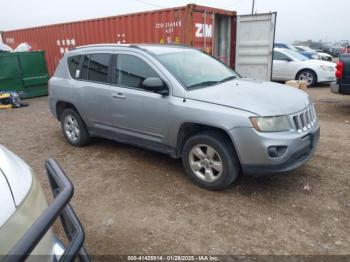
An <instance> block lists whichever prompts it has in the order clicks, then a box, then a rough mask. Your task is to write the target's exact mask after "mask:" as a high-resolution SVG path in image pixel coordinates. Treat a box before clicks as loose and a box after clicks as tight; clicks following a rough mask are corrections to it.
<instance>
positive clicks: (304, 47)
mask: <svg viewBox="0 0 350 262" xmlns="http://www.w3.org/2000/svg"><path fill="white" fill-rule="evenodd" d="M301 48H302V49H304V51H306V52H312V53H315V52H316V51H315V50H313V49H311V48H310V47H308V46H303V47H301Z"/></svg>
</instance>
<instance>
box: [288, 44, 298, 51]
mask: <svg viewBox="0 0 350 262" xmlns="http://www.w3.org/2000/svg"><path fill="white" fill-rule="evenodd" d="M286 46H287V47H288V49H289V50H293V51H295V52H298V49H296V48H295V47H294V46H292V45H288V44H287V45H286Z"/></svg>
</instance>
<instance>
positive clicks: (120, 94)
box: [112, 93, 126, 99]
mask: <svg viewBox="0 0 350 262" xmlns="http://www.w3.org/2000/svg"><path fill="white" fill-rule="evenodd" d="M112 96H113V97H114V98H119V99H125V98H126V96H125V95H123V94H122V93H117V94H112Z"/></svg>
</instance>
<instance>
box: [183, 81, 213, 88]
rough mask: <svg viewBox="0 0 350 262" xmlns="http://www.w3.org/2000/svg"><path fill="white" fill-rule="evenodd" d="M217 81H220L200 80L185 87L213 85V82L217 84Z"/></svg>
mask: <svg viewBox="0 0 350 262" xmlns="http://www.w3.org/2000/svg"><path fill="white" fill-rule="evenodd" d="M218 83H220V81H204V82H200V83H197V84H193V85H190V86H188V87H187V88H191V87H196V86H211V85H215V84H218Z"/></svg>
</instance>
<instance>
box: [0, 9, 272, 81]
mask: <svg viewBox="0 0 350 262" xmlns="http://www.w3.org/2000/svg"><path fill="white" fill-rule="evenodd" d="M275 18H276V15H275V13H272V14H264V15H251V16H245V19H244V20H242V22H240V21H241V20H240V19H239V17H238V16H237V14H236V12H234V11H227V10H222V9H216V8H210V7H204V6H199V5H194V4H190V5H187V6H182V7H176V8H169V9H162V10H155V11H148V12H141V13H134V14H126V15H119V16H113V17H106V18H99V19H91V20H85V21H79V22H70V23H64V24H56V25H49V26H41V27H35V28H28V29H21V30H14V31H8V32H3V33H2V39H3V41H4V43H6V44H8V45H10V46H11V47H13V48H15V47H16V46H17V45H18V44H20V43H22V42H27V43H29V44H30V45H31V46H32V48H33V50H44V51H45V52H46V59H47V64H48V69H49V73H50V75H52V74H53V72H54V70H55V68H56V66H57V64H58V61H59V59H60V58H61V57H62V55H63V54H64V53H65V52H67V51H68V50H70V49H72V48H74V47H76V46H81V45H88V44H98V43H120V44H127V43H158V44H183V45H189V46H193V47H195V48H199V49H202V50H204V51H205V52H207V53H209V54H211V55H213V56H215V57H217V58H218V59H220V60H221V61H223V62H224V63H226V64H227V65H229V66H230V67H232V68H236V69H237V70H238V72H239V73H241V74H243V75H246V76H251V77H255V78H259V79H263V78H265V79H270V76H271V68H272V49H273V39H274V26H275ZM247 21H248V22H247ZM238 24H243V27H244V28H250V29H252V30H253V31H254V26H256V29H257V30H259V32H258V31H257V30H255V32H254V33H252V32H247V30H239V28H240V27H239V25H238ZM247 25H248V26H247ZM263 27H264V28H263ZM260 30H262V31H261V32H260ZM238 31H239V32H242V35H241V36H240V38H241V40H242V43H240V45H236V39H237V38H238V35H237V32H238ZM262 33H263V34H262ZM240 46H241V47H242V48H245V50H244V51H243V52H241V53H240V50H239V49H238V47H240ZM237 52H238V55H239V56H241V57H242V59H243V60H242V63H240V62H241V61H238V62H239V63H237V55H236V54H237ZM247 65H250V66H247ZM251 66H255V67H258V68H255V69H254V70H255V73H254V74H256V75H249V72H242V70H241V71H240V70H239V67H241V68H242V69H243V71H246V70H248V71H249V70H250V69H251ZM259 74H260V75H259Z"/></svg>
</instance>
